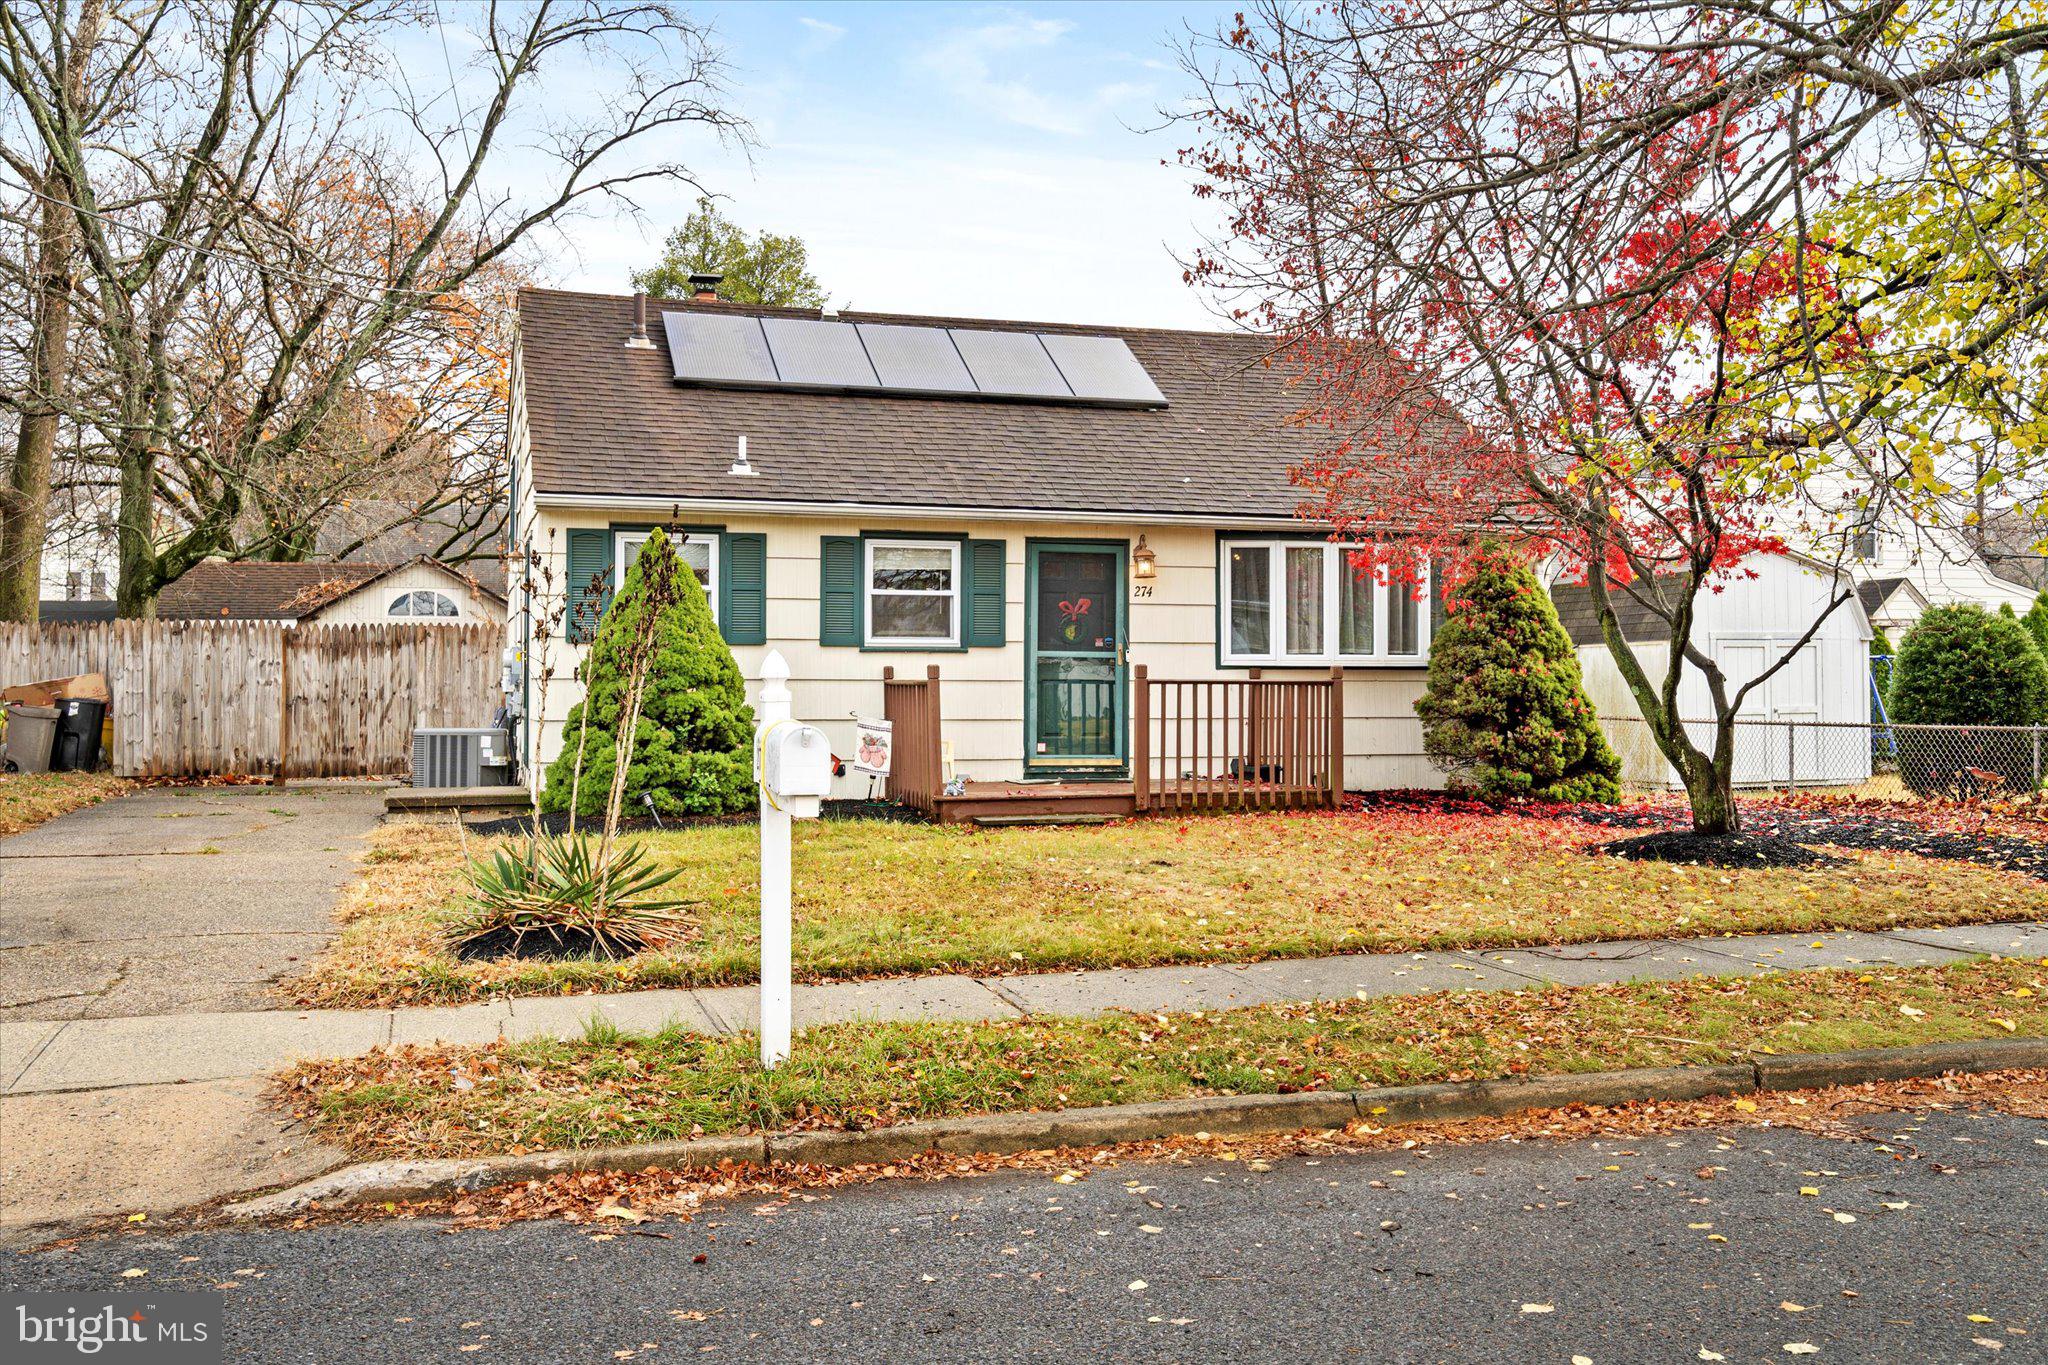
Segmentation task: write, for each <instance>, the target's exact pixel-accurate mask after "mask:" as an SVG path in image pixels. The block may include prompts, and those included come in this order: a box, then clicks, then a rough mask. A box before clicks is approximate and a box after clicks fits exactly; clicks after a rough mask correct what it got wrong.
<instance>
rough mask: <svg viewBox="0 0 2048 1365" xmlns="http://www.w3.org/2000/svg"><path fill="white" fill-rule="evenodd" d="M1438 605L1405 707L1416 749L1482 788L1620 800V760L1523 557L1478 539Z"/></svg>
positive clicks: (1550, 797) (1493, 792) (1494, 792)
mask: <svg viewBox="0 0 2048 1365" xmlns="http://www.w3.org/2000/svg"><path fill="white" fill-rule="evenodd" d="M1445 607H1446V614H1445V617H1444V621H1443V624H1442V625H1440V626H1439V627H1437V631H1436V636H1435V640H1434V643H1433V644H1432V645H1431V649H1430V660H1429V687H1428V690H1427V691H1426V692H1424V693H1423V695H1422V697H1421V699H1420V700H1418V701H1417V702H1416V703H1415V710H1416V712H1417V714H1419V715H1420V716H1421V717H1422V744H1423V750H1424V752H1426V753H1427V754H1428V755H1429V756H1430V757H1431V758H1432V759H1433V760H1435V761H1436V763H1437V765H1438V766H1439V767H1442V768H1443V769H1444V770H1445V771H1446V772H1449V773H1450V774H1451V775H1452V785H1453V787H1454V788H1457V789H1460V790H1469V791H1472V792H1474V793H1475V794H1477V795H1479V796H1482V797H1485V798H1487V799H1489V800H1501V799H1504V798H1511V797H1533V798H1535V799H1538V800H1545V801H1618V800H1620V799H1621V786H1620V783H1619V782H1618V780H1617V779H1618V778H1619V777H1620V776H1621V760H1620V759H1619V758H1617V757H1615V754H1614V750H1613V749H1611V748H1609V747H1608V744H1607V737H1606V736H1605V735H1604V734H1602V733H1601V731H1600V721H1599V717H1598V716H1597V715H1596V714H1595V713H1594V710H1593V703H1592V702H1591V701H1590V700H1589V699H1588V698H1587V696H1586V689H1585V685H1584V682H1583V681H1582V679H1581V678H1580V675H1579V659H1578V655H1577V653H1575V652H1574V651H1573V649H1572V641H1571V637H1570V636H1569V635H1566V634H1565V631H1564V627H1563V626H1562V625H1560V624H1559V623H1558V619H1557V609H1556V608H1555V607H1554V606H1552V605H1551V602H1550V595H1549V594H1548V593H1546V592H1544V591H1543V587H1542V585H1541V584H1539V583H1538V582H1537V581H1536V575H1535V574H1534V573H1532V572H1530V570H1529V566H1528V565H1527V564H1524V563H1523V562H1522V561H1521V560H1520V559H1519V558H1517V557H1516V556H1515V555H1514V554H1513V553H1511V552H1510V551H1508V550H1507V549H1505V548H1503V547H1501V546H1499V545H1491V544H1489V545H1483V546H1481V547H1480V548H1479V550H1478V552H1477V554H1476V555H1475V557H1474V560H1473V563H1472V566H1471V572H1470V574H1469V576H1468V577H1467V578H1466V579H1465V581H1464V582H1463V583H1461V584H1459V585H1458V586H1457V587H1456V588H1455V589H1453V590H1452V591H1450V592H1449V593H1447V594H1446V598H1445Z"/></svg>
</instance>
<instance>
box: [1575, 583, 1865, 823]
mask: <svg viewBox="0 0 2048 1365" xmlns="http://www.w3.org/2000/svg"><path fill="white" fill-rule="evenodd" d="M1841 583H1842V580H1841V579H1839V578H1838V577H1837V576H1836V574H1835V572H1834V570H1832V569H1830V568H1829V567H1828V566H1826V565H1824V564H1822V563H1820V562H1819V561H1817V560H1811V559H1808V558H1806V557H1805V556H1802V555H1798V554H1792V553H1781V552H1769V551H1763V552H1758V553H1755V554H1752V555H1749V556H1748V557H1746V558H1745V559H1744V560H1743V561H1742V562H1741V563H1740V564H1739V565H1738V566H1736V573H1735V574H1734V575H1732V576H1730V577H1727V578H1725V579H1723V580H1721V581H1720V582H1719V583H1718V584H1717V585H1716V586H1715V587H1713V588H1710V589H1709V590H1708V591H1705V592H1702V593H1700V594H1699V596H1698V597H1697V598H1696V599H1695V612H1696V615H1695V617H1694V620H1693V632H1692V640H1693V643H1694V644H1695V645H1696V646H1698V647H1699V648H1700V649H1702V650H1703V651H1705V652H1706V654H1707V655H1708V657H1710V658H1712V659H1713V660H1714V662H1715V663H1716V664H1717V665H1718V666H1719V667H1720V669H1721V670H1722V672H1723V673H1724V674H1725V675H1726V676H1727V678H1728V681H1729V685H1730V686H1731V687H1739V686H1741V685H1742V684H1744V683H1747V682H1748V681H1749V680H1751V679H1753V678H1755V677H1757V676H1758V675H1759V674H1761V673H1762V672H1763V671H1764V670H1765V669H1767V668H1769V667H1770V666H1771V665H1772V664H1774V663H1776V662H1777V661H1778V660H1779V659H1780V658H1783V657H1784V656H1785V654H1786V652H1787V651H1788V650H1791V649H1792V648H1793V646H1795V645H1798V644H1799V642H1800V640H1801V639H1802V638H1804V637H1805V635H1806V632H1807V630H1808V629H1809V628H1810V627H1811V626H1812V625H1813V623H1814V621H1815V620H1816V619H1818V618H1820V617H1821V614H1822V613H1823V612H1827V616H1826V619H1825V620H1823V621H1822V622H1821V625H1820V628H1819V629H1818V630H1817V631H1816V632H1815V633H1814V635H1813V638H1812V639H1810V640H1808V641H1807V642H1806V643H1805V644H1804V645H1803V646H1801V647H1800V648H1799V649H1798V650H1797V652H1795V653H1793V654H1792V657H1791V659H1790V660H1789V661H1788V662H1787V663H1786V664H1785V666H1784V667H1783V668H1781V669H1779V670H1778V671H1777V672H1776V673H1774V674H1772V675H1771V676H1770V677H1769V678H1767V679H1766V680H1765V681H1764V683H1763V684H1762V686H1760V687H1759V688H1757V690H1756V691H1754V692H1752V693H1751V694H1750V695H1749V697H1748V698H1747V699H1746V700H1745V701H1744V703H1743V705H1742V709H1741V712H1740V716H1741V718H1742V720H1743V721H1744V722H1747V724H1745V725H1743V726H1742V727H1741V728H1739V729H1738V730H1737V743H1736V755H1735V757H1736V773H1735V780H1736V783H1737V785H1739V786H1766V785H1783V784H1785V783H1787V782H1788V781H1790V782H1794V783H1800V782H1804V783H1813V784H1853V783H1857V782H1861V781H1863V780H1865V779H1866V778H1868V777H1869V776H1870V754H1871V746H1870V737H1869V732H1868V731H1867V730H1865V729H1863V728H1862V727H1863V726H1865V725H1866V724H1867V723H1868V722H1869V720H1870V717H1871V689H1870V639H1871V629H1870V621H1869V618H1868V617H1867V616H1866V615H1865V614H1864V608H1863V604H1862V600H1861V597H1860V591H1859V593H1856V594H1851V595H1850V596H1849V598H1848V600H1847V601H1844V602H1841V603H1840V604H1839V605H1836V606H1835V607H1834V608H1833V610H1832V611H1829V610H1828V608H1829V604H1830V603H1832V602H1834V601H1835V599H1836V598H1837V597H1839V596H1840V595H1841ZM1858 586H1859V590H1860V587H1861V585H1858ZM1611 596H1612V600H1613V602H1614V607H1615V618H1616V621H1617V623H1618V624H1619V625H1620V627H1621V632H1622V638H1623V639H1625V640H1627V641H1628V642H1629V644H1630V646H1631V647H1632V649H1633V650H1634V652H1635V654H1636V656H1637V658H1638V659H1639V660H1640V661H1641V662H1642V665H1643V668H1644V670H1645V671H1646V672H1647V673H1648V674H1649V676H1650V677H1651V679H1652V680H1659V679H1661V678H1662V677H1663V676H1664V671H1665V666H1666V662H1667V660H1668V659H1669V657H1670V646H1669V644H1668V643H1666V641H1667V639H1668V635H1669V630H1668V627H1667V626H1666V624H1665V622H1664V620H1663V618H1662V617H1660V616H1658V615H1657V613H1655V612H1654V611H1652V610H1651V609H1650V607H1649V606H1648V605H1646V604H1645V603H1643V602H1642V601H1641V600H1640V599H1638V598H1637V597H1636V596H1635V595H1634V594H1632V593H1630V592H1628V591H1627V590H1625V589H1621V588H1616V589H1614V590H1613V592H1612V594H1611ZM1550 597H1551V600H1552V601H1553V602H1554V603H1555V604H1556V606H1557V615H1558V619H1559V621H1560V622H1562V623H1563V625H1564V628H1565V632H1566V633H1567V634H1569V635H1570V636H1571V637H1572V643H1573V644H1574V645H1576V646H1577V647H1578V653H1579V668H1580V672H1581V673H1582V674H1583V675H1584V677H1585V682H1586V695H1587V696H1588V697H1589V698H1590V699H1591V700H1592V702H1593V706H1594V709H1595V710H1596V711H1598V712H1599V714H1600V716H1601V719H1602V723H1603V725H1604V726H1605V728H1606V730H1607V733H1608V739H1609V741H1610V742H1611V743H1612V744H1613V745H1614V749H1615V752H1616V753H1617V754H1618V755H1619V756H1620V758H1621V761H1622V778H1623V780H1624V781H1625V782H1628V783H1630V784H1631V785H1637V786H1652V787H1677V786H1680V785H1682V784H1681V783H1680V782H1679V780H1678V774H1677V772H1676V771H1675V770H1674V769H1673V768H1672V767H1671V765H1670V763H1669V762H1668V761H1667V760H1666V759H1665V758H1664V756H1663V754H1662V753H1661V752H1659V751H1658V749H1657V746H1656V742H1655V740H1653V739H1652V738H1651V736H1650V732H1649V728H1648V726H1647V725H1645V724H1644V723H1643V721H1642V719H1641V713H1640V712H1639V711H1638V709H1637V707H1636V703H1635V699H1634V697H1633V696H1632V695H1631V694H1630V692H1629V689H1628V684H1627V683H1626V682H1625V681H1624V680H1623V678H1622V676H1621V670H1620V668H1619V667H1617V666H1616V664H1615V662H1614V657H1613V654H1612V652H1611V651H1610V650H1609V649H1608V647H1607V643H1606V640H1605V638H1604V637H1603V636H1602V634H1601V632H1600V623H1599V620H1598V618H1597V617H1596V616H1595V615H1594V611H1593V602H1592V595H1591V593H1590V592H1589V591H1588V590H1587V588H1586V586H1585V585H1584V584H1583V583H1562V582H1560V583H1553V584H1552V585H1551V587H1550ZM1678 702H1679V708H1680V712H1681V715H1682V716H1683V718H1684V719H1686V720H1688V721H1694V722H1697V721H1703V720H1707V719H1709V718H1711V717H1712V716H1713V714H1714V709H1713V707H1712V705H1711V704H1710V703H1709V700H1708V694H1707V684H1706V678H1705V676H1704V675H1702V674H1701V673H1700V672H1699V670H1698V669H1695V668H1688V669H1687V670H1686V671H1685V673H1684V674H1683V676H1682V677H1681V679H1680V683H1679V689H1678ZM1816 722H1819V723H1818V724H1816ZM1835 727H1839V728H1835ZM1693 731H1694V735H1695V739H1696V740H1697V741H1698V742H1699V743H1701V744H1709V743H1711V742H1712V731H1711V727H1709V726H1705V725H1697V724H1696V725H1694V726H1693Z"/></svg>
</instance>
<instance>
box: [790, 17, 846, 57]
mask: <svg viewBox="0 0 2048 1365" xmlns="http://www.w3.org/2000/svg"><path fill="white" fill-rule="evenodd" d="M797 22H798V23H799V24H802V25H803V26H804V27H805V28H807V29H809V30H810V31H811V36H810V37H809V38H807V39H805V40H804V49H803V55H804V56H806V57H815V56H816V55H817V54H818V53H820V52H823V51H824V50H825V49H826V48H828V47H830V46H832V44H834V43H836V42H838V41H839V40H840V39H841V38H844V37H845V36H846V26H845V25H844V24H834V23H830V22H828V21H826V20H824V19H814V18H812V17H811V16H810V15H808V14H800V15H798V16H797Z"/></svg>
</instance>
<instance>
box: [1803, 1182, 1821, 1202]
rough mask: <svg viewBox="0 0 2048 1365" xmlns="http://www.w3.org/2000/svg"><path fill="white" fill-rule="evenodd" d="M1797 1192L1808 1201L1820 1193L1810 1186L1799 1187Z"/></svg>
mask: <svg viewBox="0 0 2048 1365" xmlns="http://www.w3.org/2000/svg"><path fill="white" fill-rule="evenodd" d="M1799 1192H1800V1193H1801V1194H1803V1195H1805V1196H1806V1197H1807V1198H1809V1199H1811V1198H1813V1197H1814V1196H1815V1195H1817V1194H1819V1193H1820V1191H1819V1190H1818V1189H1817V1188H1815V1187H1814V1186H1812V1185H1801V1186H1800V1187H1799Z"/></svg>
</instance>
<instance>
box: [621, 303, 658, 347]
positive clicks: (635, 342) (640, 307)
mask: <svg viewBox="0 0 2048 1365" xmlns="http://www.w3.org/2000/svg"><path fill="white" fill-rule="evenodd" d="M626 345H627V346H629V347H631V348H632V349H634V350H636V351H651V350H653V349H654V342H653V340H652V339H651V338H650V337H649V336H648V335H647V295H645V294H635V295H634V296H633V335H631V336H629V337H627V338H626Z"/></svg>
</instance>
